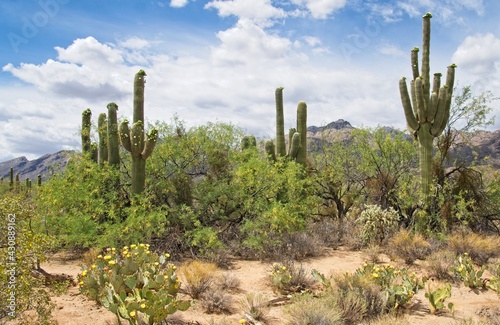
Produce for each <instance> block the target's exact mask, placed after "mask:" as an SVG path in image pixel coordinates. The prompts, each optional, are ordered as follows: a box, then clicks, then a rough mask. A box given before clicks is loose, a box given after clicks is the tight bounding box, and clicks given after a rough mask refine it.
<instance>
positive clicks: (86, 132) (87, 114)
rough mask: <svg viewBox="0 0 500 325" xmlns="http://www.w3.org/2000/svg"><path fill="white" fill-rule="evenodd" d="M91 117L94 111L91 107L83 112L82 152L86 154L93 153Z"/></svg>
mask: <svg viewBox="0 0 500 325" xmlns="http://www.w3.org/2000/svg"><path fill="white" fill-rule="evenodd" d="M91 117H92V112H91V111H90V108H87V109H86V110H84V111H83V112H82V153H83V154H86V155H91V150H92V144H91V142H90V127H91V123H90V119H91Z"/></svg>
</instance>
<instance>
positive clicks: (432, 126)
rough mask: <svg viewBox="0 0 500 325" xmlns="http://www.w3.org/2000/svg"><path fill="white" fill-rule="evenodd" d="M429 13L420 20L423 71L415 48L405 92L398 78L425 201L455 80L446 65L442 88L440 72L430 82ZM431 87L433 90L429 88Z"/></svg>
mask: <svg viewBox="0 0 500 325" xmlns="http://www.w3.org/2000/svg"><path fill="white" fill-rule="evenodd" d="M431 17H432V15H431V14H430V13H427V14H425V15H424V16H423V22H422V25H423V27H422V43H423V44H422V48H423V51H422V71H421V72H419V69H418V52H419V49H418V47H416V48H414V49H413V50H412V51H411V66H412V73H413V80H412V81H411V85H410V87H411V88H410V92H411V98H410V95H409V93H408V88H407V84H406V78H402V79H401V80H400V81H399V91H400V95H401V102H402V105H403V108H404V113H405V117H406V123H407V125H408V129H409V131H410V132H411V133H412V134H413V135H414V137H416V138H417V139H418V143H419V155H420V156H419V164H420V178H421V191H422V194H423V195H424V198H425V200H426V201H427V200H428V199H429V198H430V188H431V184H432V157H433V141H434V138H435V137H438V136H439V135H440V134H441V133H442V132H443V130H444V129H445V127H446V124H447V123H448V119H449V117H450V107H451V98H452V95H453V84H454V81H455V67H456V65H454V64H452V65H450V66H448V71H447V75H446V84H445V85H443V86H442V87H441V74H440V73H436V74H434V79H433V81H432V85H431V81H430V65H429V54H430V38H431ZM431 86H432V91H431Z"/></svg>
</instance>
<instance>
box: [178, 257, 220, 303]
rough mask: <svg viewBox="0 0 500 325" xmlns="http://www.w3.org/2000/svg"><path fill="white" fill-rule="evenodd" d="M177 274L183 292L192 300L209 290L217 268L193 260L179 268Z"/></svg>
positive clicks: (210, 264) (213, 265)
mask: <svg viewBox="0 0 500 325" xmlns="http://www.w3.org/2000/svg"><path fill="white" fill-rule="evenodd" d="M179 274H180V275H181V276H182V277H183V279H184V282H185V285H184V287H183V289H182V291H183V292H185V293H186V294H188V295H189V296H191V298H193V299H199V298H201V296H202V295H203V294H204V293H205V292H207V290H208V289H209V288H210V286H211V285H212V283H213V282H214V280H215V279H216V275H217V266H216V265H215V264H212V263H207V262H203V261H198V260H193V261H189V262H186V263H183V264H182V265H181V266H180V267H179Z"/></svg>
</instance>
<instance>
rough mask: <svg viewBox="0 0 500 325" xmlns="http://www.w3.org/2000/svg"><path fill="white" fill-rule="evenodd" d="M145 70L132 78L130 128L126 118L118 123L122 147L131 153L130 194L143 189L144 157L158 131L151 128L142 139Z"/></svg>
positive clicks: (147, 154) (146, 156)
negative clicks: (131, 116) (131, 120)
mask: <svg viewBox="0 0 500 325" xmlns="http://www.w3.org/2000/svg"><path fill="white" fill-rule="evenodd" d="M145 77H146V72H144V70H140V71H139V72H137V73H136V74H135V78H134V120H133V124H132V128H129V126H128V123H129V122H128V120H124V121H123V122H122V123H121V125H120V139H121V142H122V145H123V147H124V148H125V149H126V150H127V151H130V153H131V155H132V194H139V193H141V192H142V191H143V190H144V185H145V182H146V159H148V157H149V156H150V155H151V153H152V152H153V149H154V147H155V145H156V141H157V139H158V131H157V130H156V129H153V130H151V131H150V132H148V133H147V134H146V139H144V84H145V83H146V79H145Z"/></svg>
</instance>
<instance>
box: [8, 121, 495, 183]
mask: <svg viewBox="0 0 500 325" xmlns="http://www.w3.org/2000/svg"><path fill="white" fill-rule="evenodd" d="M354 129H355V128H354V127H353V126H352V125H351V124H350V123H349V122H348V121H345V120H342V119H340V120H337V121H334V122H331V123H329V124H327V125H325V126H319V127H318V126H310V127H308V128H307V137H308V144H309V150H318V148H320V146H321V145H322V144H323V141H325V140H326V141H330V140H331V141H342V140H346V139H348V138H349V137H350V136H351V132H352V130H354ZM384 129H385V130H386V131H387V132H399V131H396V130H395V129H393V128H391V127H384ZM73 153H74V151H68V150H63V151H59V152H56V153H54V154H46V155H44V156H42V157H40V158H37V159H34V160H28V159H27V158H26V157H18V158H14V159H11V160H8V161H5V162H1V163H0V178H3V179H4V181H8V180H9V175H10V168H11V167H13V168H14V174H16V173H19V178H20V181H25V180H26V178H28V177H29V179H31V180H33V181H35V180H36V179H37V177H38V174H40V175H42V179H44V180H45V179H47V178H49V177H50V175H51V174H52V173H53V172H54V171H59V170H63V169H64V168H65V166H66V164H67V163H68V160H69V158H70V156H71V155H72V154H73ZM452 155H453V156H460V157H461V159H463V160H465V161H467V162H472V161H473V160H474V159H475V158H477V159H478V160H479V161H482V160H483V159H485V158H486V160H485V161H484V163H482V164H488V165H491V166H493V167H494V168H500V130H496V131H476V132H473V133H472V137H471V144H470V145H469V144H465V143H458V145H457V146H456V147H455V148H453V153H452Z"/></svg>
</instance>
